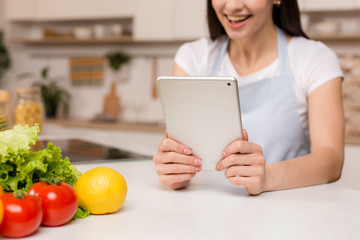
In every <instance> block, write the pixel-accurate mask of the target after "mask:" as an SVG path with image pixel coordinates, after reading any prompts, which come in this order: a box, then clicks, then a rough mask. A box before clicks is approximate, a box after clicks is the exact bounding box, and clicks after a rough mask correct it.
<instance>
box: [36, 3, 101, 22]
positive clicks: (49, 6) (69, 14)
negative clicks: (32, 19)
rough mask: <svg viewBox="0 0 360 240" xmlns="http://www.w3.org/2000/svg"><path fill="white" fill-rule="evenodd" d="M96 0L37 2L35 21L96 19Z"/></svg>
mask: <svg viewBox="0 0 360 240" xmlns="http://www.w3.org/2000/svg"><path fill="white" fill-rule="evenodd" d="M98 10H99V7H98V0H76V1H73V0H61V1H59V0H37V16H36V18H37V20H40V21H46V20H68V19H74V20H77V19H84V18H87V19H88V18H95V17H98Z"/></svg>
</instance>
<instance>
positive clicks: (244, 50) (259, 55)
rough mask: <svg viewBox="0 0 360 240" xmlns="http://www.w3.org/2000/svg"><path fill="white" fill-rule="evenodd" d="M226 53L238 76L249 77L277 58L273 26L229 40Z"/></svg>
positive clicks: (275, 36) (275, 34)
mask: <svg viewBox="0 0 360 240" xmlns="http://www.w3.org/2000/svg"><path fill="white" fill-rule="evenodd" d="M228 53H229V56H230V59H231V62H232V64H233V66H234V68H235V70H236V71H237V72H238V74H239V75H243V76H244V75H249V74H252V73H254V72H257V71H259V70H261V69H263V68H265V67H266V66H268V65H270V64H271V63H272V62H273V61H274V60H275V59H276V58H277V33H276V28H275V25H274V24H272V25H271V26H269V27H264V28H263V29H262V30H260V31H258V32H256V33H254V34H252V35H251V36H249V37H246V38H243V39H236V40H233V39H231V40H230V42H229V47H228Z"/></svg>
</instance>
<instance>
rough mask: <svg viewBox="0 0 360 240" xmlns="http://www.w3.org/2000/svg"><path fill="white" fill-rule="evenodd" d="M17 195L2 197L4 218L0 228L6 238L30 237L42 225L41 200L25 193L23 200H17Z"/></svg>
mask: <svg viewBox="0 0 360 240" xmlns="http://www.w3.org/2000/svg"><path fill="white" fill-rule="evenodd" d="M17 194H18V193H16V194H14V193H5V194H3V195H1V200H2V203H3V205H4V218H3V221H2V223H1V226H0V233H1V234H2V235H4V236H5V237H25V236H28V235H30V234H32V233H33V232H35V231H36V229H38V227H39V226H40V224H41V219H42V215H43V214H42V208H41V201H40V199H38V198H37V197H34V196H30V195H26V194H25V193H22V197H23V198H17V197H18V196H17ZM19 194H21V193H19ZM15 195H16V197H15Z"/></svg>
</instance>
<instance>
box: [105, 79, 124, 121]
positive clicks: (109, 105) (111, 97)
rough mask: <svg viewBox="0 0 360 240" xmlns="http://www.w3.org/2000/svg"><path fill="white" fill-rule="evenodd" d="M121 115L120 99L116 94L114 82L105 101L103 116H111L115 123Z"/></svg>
mask: <svg viewBox="0 0 360 240" xmlns="http://www.w3.org/2000/svg"><path fill="white" fill-rule="evenodd" d="M119 113H120V98H119V96H118V95H117V94H116V83H115V82H113V83H112V84H111V86H110V93H109V94H108V95H107V96H106V97H105V99H104V108H103V114H111V115H112V116H113V119H114V121H117V120H118V119H119Z"/></svg>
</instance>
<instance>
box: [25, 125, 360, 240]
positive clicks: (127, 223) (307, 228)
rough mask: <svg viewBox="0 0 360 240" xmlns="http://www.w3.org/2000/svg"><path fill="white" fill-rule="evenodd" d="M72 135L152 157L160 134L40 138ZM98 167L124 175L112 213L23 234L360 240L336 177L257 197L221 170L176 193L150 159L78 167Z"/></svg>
mask: <svg viewBox="0 0 360 240" xmlns="http://www.w3.org/2000/svg"><path fill="white" fill-rule="evenodd" d="M71 137H78V138H81V139H84V140H94V141H95V142H100V143H103V144H107V145H109V146H115V147H116V146H118V147H119V146H121V147H122V148H125V149H128V150H133V151H139V152H141V153H144V154H151V155H152V154H154V153H155V152H156V150H157V149H156V147H157V145H158V143H159V142H160V140H161V139H162V137H163V134H150V133H143V134H141V133H134V132H128V131H105V132H104V131H95V130H91V131H89V130H87V129H81V128H63V127H59V126H56V125H46V126H45V128H44V131H43V132H42V134H41V136H40V138H43V139H46V138H48V139H49V138H52V139H59V138H60V139H62V138H71ZM347 149H348V150H350V151H348V152H349V153H357V151H358V150H359V148H356V149H352V148H347ZM349 155H350V154H347V157H348V158H349ZM356 155H357V154H356ZM356 155H353V156H352V158H353V159H355V158H356V159H358V157H357V156H356ZM97 166H108V167H111V168H113V169H115V170H117V171H118V172H120V173H121V174H122V175H123V176H124V177H125V179H126V181H127V184H128V189H129V190H128V196H127V199H126V201H125V204H124V206H123V207H122V208H121V209H120V210H119V211H118V212H116V213H114V214H111V215H91V216H90V217H88V218H86V219H79V220H76V221H73V222H70V223H68V224H67V225H65V226H61V227H55V228H49V227H41V228H40V229H39V230H38V231H37V232H36V233H35V234H34V235H32V236H30V237H28V238H27V239H46V240H48V239H50V238H52V239H55V240H56V239H127V240H128V239H129V240H131V239H136V240H137V239H160V240H161V239H166V240H167V239H246V240H248V239H250V240H251V239H286V240H288V239H301V240H303V239H307V240H308V239H316V240H318V239H327V240H328V239H336V240H338V239H360V227H359V226H360V191H358V190H353V189H349V188H345V187H343V186H341V184H339V182H337V183H335V184H328V185H319V186H315V187H307V188H301V189H294V190H286V191H277V192H269V193H263V194H261V195H259V196H255V197H254V196H249V195H248V194H247V192H246V191H245V189H244V188H241V187H235V186H233V185H231V184H230V183H228V182H227V180H226V179H225V177H224V176H223V173H219V172H200V173H199V174H198V175H197V176H196V177H195V178H194V179H193V180H192V182H191V184H190V186H189V187H188V188H187V189H185V190H180V191H173V190H169V189H167V188H165V187H164V186H162V185H161V184H160V183H159V181H158V178H157V175H156V173H155V171H154V165H153V163H152V161H151V160H144V161H123V162H118V161H112V162H111V161H109V162H108V163H106V162H102V163H91V164H90V163H88V164H77V165H76V167H77V168H78V169H79V170H80V171H81V172H85V171H87V170H89V169H91V168H94V167H97ZM349 168H351V167H348V169H349ZM350 180H351V179H349V181H350ZM351 182H352V184H353V186H355V185H358V184H356V182H355V183H354V180H351Z"/></svg>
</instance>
